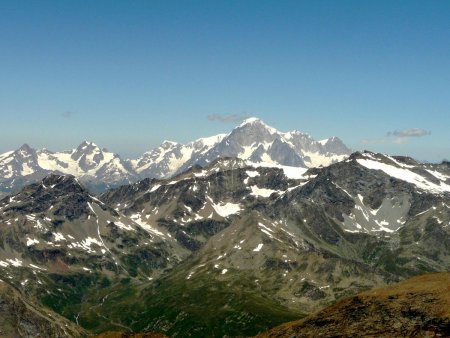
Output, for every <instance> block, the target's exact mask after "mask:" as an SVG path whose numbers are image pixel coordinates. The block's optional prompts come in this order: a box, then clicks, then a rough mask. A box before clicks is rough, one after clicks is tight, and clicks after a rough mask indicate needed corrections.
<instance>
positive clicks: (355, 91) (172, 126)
mask: <svg viewBox="0 0 450 338" xmlns="http://www.w3.org/2000/svg"><path fill="white" fill-rule="evenodd" d="M449 17H450V3H449V2H443V1H428V2H424V1H408V2H399V1H398V2H392V1H370V2H364V3H361V2H360V1H340V2H336V1H282V2H275V1H245V2H240V1H214V2H209V1H171V2H167V1H151V2H150V1H133V2H132V3H130V2H117V3H112V2H110V1H95V2H89V1H82V2H58V1H40V2H34V3H33V2H20V3H19V2H16V1H3V2H2V3H1V4H0V37H1V38H0V48H1V50H2V53H0V70H1V73H2V78H1V80H0V117H1V125H2V127H3V128H2V133H1V137H0V153H3V152H5V151H8V150H13V149H16V148H18V147H19V146H20V145H21V144H23V143H28V144H30V145H31V146H33V147H35V148H42V147H46V148H49V149H51V150H63V149H70V148H73V147H75V146H76V145H78V144H79V143H80V142H81V141H82V140H85V139H86V140H91V141H94V142H95V143H97V144H98V145H99V146H101V147H106V148H108V149H110V150H111V151H114V152H117V153H119V154H121V155H122V156H123V157H135V156H137V155H140V154H141V153H143V152H144V151H146V150H149V149H150V148H153V147H155V146H157V145H158V144H159V143H161V142H162V141H163V140H165V139H170V140H174V141H178V142H182V143H185V142H189V141H191V140H194V139H197V138H200V137H206V136H211V135H214V134H218V133H223V132H228V131H230V130H231V129H232V128H234V127H235V126H236V125H237V124H239V122H240V121H241V120H242V119H243V118H245V117H248V116H257V117H259V118H261V119H262V120H263V121H265V122H266V123H267V124H269V125H271V126H273V127H275V128H277V129H279V130H281V131H289V130H293V129H298V130H300V131H302V132H306V133H309V134H310V135H311V136H313V137H314V138H315V139H317V140H319V139H323V138H327V137H330V136H333V135H335V136H338V137H340V138H341V139H342V140H343V141H344V142H345V143H346V144H347V145H348V146H349V147H350V148H352V149H355V150H362V149H370V150H373V151H380V152H385V153H390V154H401V155H410V156H412V157H415V158H417V159H419V160H428V161H433V162H436V161H441V160H442V159H444V158H447V159H448V158H450V134H449V133H448V131H447V129H448V127H449V126H450V111H449V107H450V96H449V95H448V93H449V92H450V44H448V41H449V39H450V22H449V20H448V18H449Z"/></svg>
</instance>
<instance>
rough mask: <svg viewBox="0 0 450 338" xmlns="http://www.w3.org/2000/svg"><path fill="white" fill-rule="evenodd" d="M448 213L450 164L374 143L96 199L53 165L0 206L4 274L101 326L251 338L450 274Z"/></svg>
mask: <svg viewBox="0 0 450 338" xmlns="http://www.w3.org/2000/svg"><path fill="white" fill-rule="evenodd" d="M255 137H256V136H255ZM223 140H225V138H224V139H223ZM249 142H250V141H249ZM253 142H256V141H255V139H253ZM205 154H206V152H205ZM449 224H450V165H449V163H446V162H444V163H441V164H421V163H418V162H416V161H414V160H413V159H410V158H406V157H389V156H385V155H381V154H374V153H370V152H364V153H354V154H352V155H351V156H349V157H348V158H347V159H345V160H343V161H340V162H338V163H334V164H332V165H330V166H328V167H319V168H310V169H305V168H300V167H289V166H281V165H275V164H273V163H272V164H270V163H269V164H267V163H266V164H261V163H260V164H255V163H254V162H253V161H252V160H248V161H246V160H242V159H236V158H234V157H233V158H223V159H218V160H211V162H210V163H209V165H208V166H206V167H204V168H202V167H200V166H193V167H191V168H190V169H189V170H187V171H185V172H182V173H180V174H178V175H176V176H174V177H171V178H168V179H145V180H142V181H139V182H137V183H134V184H131V185H125V186H122V187H119V188H116V189H111V190H109V191H107V192H105V193H104V194H102V195H100V196H99V197H98V199H97V198H95V197H93V196H92V195H90V194H89V192H88V191H87V190H86V189H85V188H83V186H82V185H80V184H79V182H78V181H77V180H76V179H75V178H74V177H70V176H55V175H53V176H49V177H46V178H45V179H43V180H42V181H41V182H39V183H35V184H32V185H29V186H27V187H26V188H24V189H23V190H22V191H20V192H19V193H17V194H13V195H11V196H10V197H6V198H4V199H3V200H1V201H0V231H1V233H0V238H2V239H3V241H2V243H0V272H1V275H2V276H6V277H5V278H4V279H5V281H7V282H9V283H13V284H14V285H16V286H17V287H18V288H19V289H20V290H21V291H22V292H24V293H29V294H30V295H34V296H35V297H37V298H38V299H39V300H40V301H41V302H42V303H43V304H44V305H46V306H49V307H51V308H52V309H53V310H54V311H56V312H58V313H60V314H63V315H64V316H66V317H67V318H69V319H71V320H74V321H76V322H78V323H79V324H80V325H82V326H83V327H84V328H85V329H87V330H90V331H92V332H102V331H105V330H110V331H122V330H126V331H134V332H146V331H152V332H164V333H166V334H167V335H169V336H209V337H222V336H225V335H228V336H239V335H241V336H242V335H244V336H245V335H247V336H250V335H255V334H257V333H258V332H262V331H265V330H266V329H267V328H269V327H273V326H276V325H278V324H281V323H283V322H287V321H290V320H293V319H296V318H300V317H303V316H305V315H307V314H310V313H312V312H314V311H317V310H318V309H320V308H322V307H323V306H325V305H328V304H330V303H332V302H334V301H336V300H337V299H341V298H343V297H346V296H350V295H354V294H356V293H358V292H360V291H363V290H366V289H370V288H373V287H376V286H381V285H384V284H387V283H392V282H395V281H398V280H401V279H403V278H407V277H410V276H414V275H418V274H422V273H424V272H433V271H448V270H449V269H450V227H449ZM31 281H33V282H31Z"/></svg>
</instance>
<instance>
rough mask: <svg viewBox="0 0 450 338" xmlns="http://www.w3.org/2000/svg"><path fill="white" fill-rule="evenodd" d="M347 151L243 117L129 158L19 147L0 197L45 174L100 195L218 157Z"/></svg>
mask: <svg viewBox="0 0 450 338" xmlns="http://www.w3.org/2000/svg"><path fill="white" fill-rule="evenodd" d="M349 154H350V150H349V149H348V148H347V147H346V146H345V145H344V144H343V142H342V141H341V140H340V139H339V138H337V137H332V138H329V139H327V140H322V141H315V140H314V139H313V138H312V137H311V136H309V135H307V134H304V133H301V132H299V131H292V132H287V133H284V132H280V131H278V130H276V129H274V128H272V127H270V126H268V125H266V124H265V123H264V122H263V121H261V120H259V119H257V118H249V119H247V120H245V121H244V122H243V123H241V124H240V125H239V126H237V127H236V128H235V129H233V130H232V131H231V132H230V133H228V134H219V135H215V136H211V137H206V138H200V139H198V140H195V141H192V142H189V143H187V144H181V143H176V142H171V141H164V142H163V143H162V144H161V145H160V146H159V147H157V148H155V149H152V150H150V151H148V152H146V153H144V154H143V155H142V156H141V157H139V158H138V159H135V160H123V159H121V158H120V156H119V155H117V154H114V153H112V152H109V151H108V150H106V149H101V148H100V147H99V146H97V145H96V144H95V143H92V142H87V141H84V142H83V143H81V144H80V145H79V146H78V147H77V148H76V149H72V150H68V151H62V152H52V151H49V150H47V149H42V150H36V149H33V148H31V147H30V146H28V145H27V144H24V145H23V146H22V147H20V148H19V149H18V150H16V151H10V152H7V153H4V154H1V155H0V195H1V194H8V193H11V192H13V191H17V190H18V189H20V188H22V187H23V186H25V185H26V184H30V183H34V182H37V181H38V180H40V179H42V178H43V177H45V176H47V175H48V174H50V173H55V174H69V175H73V176H75V177H77V178H78V179H80V181H81V182H83V183H84V184H85V185H86V186H87V187H88V188H89V189H91V190H92V191H93V192H102V191H104V190H106V189H108V188H112V187H116V186H119V185H122V184H127V183H133V182H137V181H138V180H140V179H144V178H168V177H171V176H173V175H176V174H178V173H181V172H183V171H185V170H187V169H189V168H190V167H192V166H194V165H200V166H206V165H208V164H209V163H211V162H213V161H214V160H216V159H219V158H225V157H235V158H241V159H244V160H247V161H251V162H264V163H268V164H271V165H283V166H294V167H316V166H321V165H322V166H326V165H329V164H331V163H333V162H337V161H340V160H342V159H345V158H346V157H347V156H348V155H349Z"/></svg>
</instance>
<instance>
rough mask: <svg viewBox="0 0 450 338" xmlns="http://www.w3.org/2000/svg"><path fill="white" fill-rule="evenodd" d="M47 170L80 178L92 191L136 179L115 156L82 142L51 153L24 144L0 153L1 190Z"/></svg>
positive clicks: (17, 186)
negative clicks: (65, 149)
mask: <svg viewBox="0 0 450 338" xmlns="http://www.w3.org/2000/svg"><path fill="white" fill-rule="evenodd" d="M50 173H57V174H69V175H73V176H75V177H77V178H79V179H80V180H81V181H83V182H84V183H86V184H87V185H88V186H89V187H90V188H91V189H92V190H94V191H102V190H104V189H105V188H108V187H110V186H117V185H120V184H126V183H130V182H133V181H135V180H136V175H135V173H134V171H133V170H132V169H131V168H127V163H126V162H124V161H123V160H122V159H121V158H120V157H119V156H118V155H116V154H113V153H111V152H109V151H108V150H106V149H100V148H99V147H98V146H97V145H96V144H95V143H92V142H87V141H84V142H83V143H81V144H80V145H79V146H78V147H77V148H76V149H73V150H69V151H62V152H52V151H49V150H47V149H42V150H35V149H33V148H31V147H30V146H29V145H27V144H24V145H23V146H21V147H20V148H19V149H18V150H16V151H10V152H7V153H4V154H2V155H0V190H2V191H3V192H11V191H15V190H17V189H20V188H21V187H23V186H24V185H26V184H30V183H34V182H36V181H38V180H40V179H42V178H43V177H45V176H47V175H48V174H50Z"/></svg>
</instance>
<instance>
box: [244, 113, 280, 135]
mask: <svg viewBox="0 0 450 338" xmlns="http://www.w3.org/2000/svg"><path fill="white" fill-rule="evenodd" d="M242 127H244V128H247V127H260V128H261V127H262V128H265V129H267V130H268V131H269V132H270V133H277V132H278V131H277V130H276V129H275V128H273V127H270V126H269V125H267V124H266V123H264V121H263V120H261V119H260V118H258V117H249V118H247V119H245V120H244V121H242V123H241V124H240V125H239V126H238V127H237V128H242Z"/></svg>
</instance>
